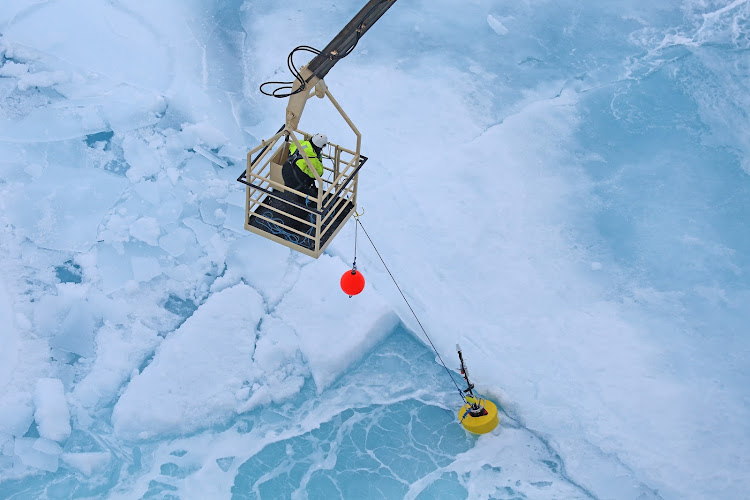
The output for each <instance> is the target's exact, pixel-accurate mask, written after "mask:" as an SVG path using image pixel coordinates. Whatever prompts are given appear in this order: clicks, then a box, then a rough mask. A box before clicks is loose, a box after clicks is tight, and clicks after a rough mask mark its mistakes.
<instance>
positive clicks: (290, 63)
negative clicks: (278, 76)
mask: <svg viewBox="0 0 750 500" xmlns="http://www.w3.org/2000/svg"><path fill="white" fill-rule="evenodd" d="M391 1H393V0H381V1H380V2H378V3H376V4H375V5H373V6H372V7H370V10H368V11H367V13H366V14H365V15H364V16H362V22H360V23H359V25H358V26H357V29H356V32H355V33H356V35H355V37H354V42H353V43H352V44H351V45H349V46H348V47H347V48H346V49H344V51H343V53H341V54H332V53H329V54H327V56H328V59H330V60H331V61H340V60H341V59H343V58H345V57H346V56H348V55H349V54H351V53H352V51H353V50H354V48H355V47H356V46H357V44H358V43H359V39H360V38H362V30H363V28H364V27H365V26H366V25H367V24H368V21H369V19H368V18H369V17H370V14H372V12H373V11H374V10H375V9H376V8H378V6H380V5H381V4H383V3H387V2H391ZM297 51H305V52H312V53H313V54H315V55H320V51H319V50H318V49H316V48H314V47H310V46H309V45H299V46H297V47H295V48H294V49H293V50H292V51H291V52H290V53H289V55H288V56H287V58H286V65H287V67H288V68H289V71H290V72H291V73H292V76H294V80H292V81H291V82H276V81H269V82H263V83H262V84H261V85H260V92H261V93H262V94H264V95H267V96H269V97H278V98H280V99H282V98H286V97H291V96H293V95H294V94H298V93H300V92H302V91H303V90H305V88H306V87H307V81H305V80H304V79H303V78H302V75H301V74H300V72H299V70H297V67H296V66H295V65H294V53H295V52H297ZM295 81H298V82H299V83H300V86H299V87H298V88H297V90H293V89H294V82H295ZM266 85H278V87H276V88H275V89H273V90H272V91H271V92H267V91H266V90H264V89H263V87H265V86H266ZM284 90H289V92H284V93H282V91H284Z"/></svg>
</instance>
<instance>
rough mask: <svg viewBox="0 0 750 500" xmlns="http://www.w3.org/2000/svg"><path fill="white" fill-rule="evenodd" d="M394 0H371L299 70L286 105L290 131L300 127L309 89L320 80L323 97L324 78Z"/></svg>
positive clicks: (319, 91)
mask: <svg viewBox="0 0 750 500" xmlns="http://www.w3.org/2000/svg"><path fill="white" fill-rule="evenodd" d="M394 3H396V0H369V2H367V4H366V5H365V6H364V7H362V9H361V10H360V11H359V12H358V13H357V15H355V16H354V17H353V18H352V20H351V21H349V22H348V23H347V25H346V26H344V29H342V30H341V31H340V32H339V34H338V35H336V36H335V37H334V39H333V40H331V41H330V42H329V43H328V45H326V47H325V49H323V50H322V51H321V52H320V53H319V54H318V55H316V56H315V58H313V60H312V61H310V62H309V63H308V64H306V65H304V66H302V67H301V68H300V69H299V72H298V76H297V78H296V79H295V81H294V82H293V83H292V91H291V92H290V93H289V101H288V103H287V106H286V128H287V129H288V130H296V129H297V127H299V121H300V118H301V117H302V112H303V111H304V110H305V104H306V103H307V100H308V99H309V98H310V93H309V92H310V90H312V89H313V88H314V87H315V86H316V85H318V82H321V86H320V89H319V90H318V92H317V93H316V94H315V95H317V96H318V97H323V94H324V93H325V83H322V82H323V77H325V75H327V74H328V72H329V71H330V70H331V68H333V66H334V65H335V64H336V63H337V62H338V61H339V60H341V59H343V58H344V57H346V56H348V55H349V53H351V51H352V50H353V49H354V47H355V46H356V45H357V42H358V41H359V39H360V38H361V37H362V35H364V34H365V32H367V30H369V29H370V28H371V27H372V25H373V24H375V22H376V21H377V20H378V19H380V17H381V16H382V15H383V14H385V12H386V11H387V10H388V9H389V8H390V7H391V6H392V5H393V4H394Z"/></svg>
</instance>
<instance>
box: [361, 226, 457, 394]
mask: <svg viewBox="0 0 750 500" xmlns="http://www.w3.org/2000/svg"><path fill="white" fill-rule="evenodd" d="M354 220H356V221H357V224H359V225H360V226H361V227H362V231H364V232H365V236H367V239H368V240H370V244H371V245H372V248H374V249H375V253H376V254H378V257H379V258H380V262H382V263H383V267H385V270H386V271H388V274H389V275H390V276H391V279H392V280H393V284H394V285H396V288H398V292H399V293H400V294H401V297H402V298H403V299H404V302H406V305H407V306H409V310H410V311H411V313H412V314H413V315H414V319H416V320H417V323H419V327H420V328H421V329H422V332H423V333H424V336H425V337H427V340H428V341H429V342H430V345H431V346H432V350H433V351H435V354H437V357H438V359H440V362H441V363H442V364H443V368H445V371H446V373H447V374H448V376H449V377H450V378H451V382H453V385H455V386H456V390H457V391H458V394H459V396H461V400H462V401H463V402H464V404H467V405H468V404H469V402H468V401H466V397H464V393H463V392H462V391H461V388H460V387H458V384H457V383H456V379H454V378H453V375H451V371H450V370H449V369H448V367H447V366H446V365H445V361H443V358H442V357H441V356H440V353H439V352H438V350H437V348H435V344H433V343H432V339H431V338H430V336H429V335H427V330H425V329H424V326H422V322H421V321H419V318H418V317H417V313H415V312H414V309H412V307H411V304H409V301H408V300H406V295H404V292H402V291H401V287H400V286H398V283H397V282H396V278H394V277H393V273H391V270H390V269H388V266H387V265H386V263H385V261H384V260H383V257H382V256H381V255H380V252H378V248H377V247H376V246H375V243H373V241H372V238H370V235H369V234H367V230H366V229H365V226H363V225H362V222H361V221H360V220H359V217H355V219H354Z"/></svg>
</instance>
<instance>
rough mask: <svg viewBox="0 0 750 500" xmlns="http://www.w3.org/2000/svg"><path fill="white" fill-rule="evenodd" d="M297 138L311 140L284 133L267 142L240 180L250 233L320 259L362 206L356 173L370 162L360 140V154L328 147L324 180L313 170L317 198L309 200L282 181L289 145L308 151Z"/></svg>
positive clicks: (304, 135) (261, 145) (250, 156)
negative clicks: (358, 207)
mask: <svg viewBox="0 0 750 500" xmlns="http://www.w3.org/2000/svg"><path fill="white" fill-rule="evenodd" d="M354 130H355V131H356V129H354ZM287 134H288V136H287ZM297 134H301V136H302V139H304V138H307V137H310V134H306V133H305V132H303V131H301V130H294V131H291V132H288V131H287V130H286V129H283V130H281V131H279V132H278V133H277V134H276V135H275V136H273V137H272V138H271V139H269V140H268V141H263V142H262V143H261V144H260V145H259V146H258V147H256V148H255V149H253V150H252V151H250V152H249V153H248V154H247V170H245V171H244V172H242V174H241V175H240V177H239V178H238V179H237V180H238V181H239V182H241V183H243V184H245V185H246V186H247V188H246V198H245V229H247V230H248V231H252V232H254V233H256V234H258V235H260V236H263V237H264V238H268V239H269V240H271V241H275V242H277V243H281V244H282V245H284V246H287V247H289V248H291V249H293V250H297V251H298V252H302V253H304V254H307V255H310V256H311V257H314V258H316V259H317V258H318V257H319V256H320V254H321V253H323V251H324V250H325V249H326V247H327V246H328V244H329V243H330V242H331V241H332V240H333V238H334V236H336V234H337V233H338V232H339V230H340V229H341V228H342V227H343V226H344V224H345V223H346V221H347V220H348V219H349V217H350V216H351V215H352V212H353V210H354V208H355V207H356V205H357V173H358V172H359V169H360V168H362V165H364V163H365V161H367V158H366V157H365V156H362V155H361V154H359V145H360V140H359V136H358V137H357V150H356V151H352V150H350V149H347V148H344V147H342V146H339V145H338V144H333V143H330V142H329V143H328V145H327V146H326V147H325V148H324V149H323V151H322V154H321V157H322V158H321V160H322V163H323V168H324V171H323V175H322V176H319V175H318V174H317V172H316V171H315V169H314V168H313V167H312V165H310V170H311V171H312V172H314V174H315V178H316V185H317V188H318V194H317V196H316V197H312V196H307V195H305V194H304V193H301V192H299V191H296V190H294V189H291V188H289V187H287V186H285V185H284V180H283V178H282V175H281V168H282V165H283V164H284V162H285V161H286V159H287V155H288V154H289V146H290V143H291V142H294V143H295V144H296V145H297V148H299V149H300V151H303V149H302V147H301V146H300V142H299V141H300V140H301V139H298V137H297ZM357 134H358V132H357ZM282 137H284V138H285V139H284V140H280V139H281V138H282ZM274 147H275V149H274ZM259 150H260V152H259V153H258V155H257V156H256V157H255V158H254V159H253V158H252V155H253V154H255V153H256V152H258V151H259ZM269 151H272V152H271V154H269ZM306 160H307V161H308V164H309V159H307V158H306Z"/></svg>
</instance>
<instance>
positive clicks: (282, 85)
mask: <svg viewBox="0 0 750 500" xmlns="http://www.w3.org/2000/svg"><path fill="white" fill-rule="evenodd" d="M295 52H312V53H313V54H315V55H318V54H320V51H319V50H318V49H316V48H314V47H310V46H309V45H298V46H297V47H295V48H294V49H292V51H291V52H290V53H289V55H288V56H287V57H286V66H287V68H289V72H290V73H292V76H293V77H294V80H292V81H291V82H276V81H269V82H263V83H262V84H261V85H260V92H261V93H262V94H263V95H267V96H269V97H278V98H280V99H282V98H286V97H290V96H293V95H294V94H298V93H300V92H302V91H303V90H305V88H306V87H307V82H306V81H305V80H304V79H303V78H302V74H301V73H300V72H299V70H298V69H297V67H296V66H295V65H294V53H295ZM295 81H298V82H300V86H299V87H298V88H297V90H292V89H294V82H295ZM266 85H278V87H276V88H275V89H273V90H272V91H271V92H268V91H266V90H264V89H263V87H265V86H266ZM287 89H289V90H290V92H286V93H281V92H282V91H283V90H287Z"/></svg>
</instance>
